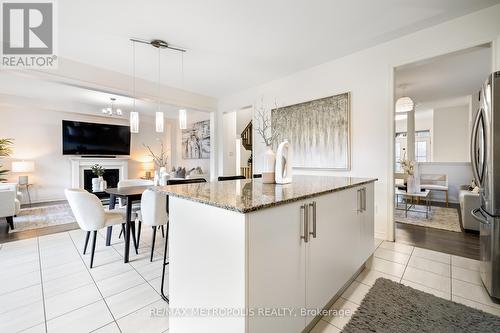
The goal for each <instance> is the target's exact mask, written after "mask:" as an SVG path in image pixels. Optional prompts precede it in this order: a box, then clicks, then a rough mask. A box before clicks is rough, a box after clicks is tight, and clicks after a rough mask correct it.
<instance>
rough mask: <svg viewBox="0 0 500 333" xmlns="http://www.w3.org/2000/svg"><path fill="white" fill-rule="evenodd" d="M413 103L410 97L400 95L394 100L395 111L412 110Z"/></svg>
mask: <svg viewBox="0 0 500 333" xmlns="http://www.w3.org/2000/svg"><path fill="white" fill-rule="evenodd" d="M414 107H415V103H414V102H413V100H412V99H411V98H410V97H401V98H399V99H398V100H397V101H396V113H402V112H410V111H413V108H414Z"/></svg>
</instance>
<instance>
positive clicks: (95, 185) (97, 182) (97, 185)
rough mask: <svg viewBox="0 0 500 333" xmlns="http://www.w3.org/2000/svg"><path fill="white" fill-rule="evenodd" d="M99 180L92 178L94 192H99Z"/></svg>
mask: <svg viewBox="0 0 500 333" xmlns="http://www.w3.org/2000/svg"><path fill="white" fill-rule="evenodd" d="M99 184H100V181H99V178H92V192H99Z"/></svg>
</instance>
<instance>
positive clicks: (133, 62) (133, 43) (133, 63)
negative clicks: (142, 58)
mask: <svg viewBox="0 0 500 333" xmlns="http://www.w3.org/2000/svg"><path fill="white" fill-rule="evenodd" d="M132 75H133V76H134V78H133V80H132V82H133V84H132V85H133V90H134V112H135V100H136V92H135V42H134V41H133V42H132Z"/></svg>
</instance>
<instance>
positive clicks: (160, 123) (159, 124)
mask: <svg viewBox="0 0 500 333" xmlns="http://www.w3.org/2000/svg"><path fill="white" fill-rule="evenodd" d="M160 56H161V53H160V48H158V94H157V96H156V98H157V100H158V111H156V119H155V124H156V126H155V127H156V133H163V130H164V125H165V115H164V114H163V112H161V102H160V86H161V71H160V69H161V67H160V62H161V57H160Z"/></svg>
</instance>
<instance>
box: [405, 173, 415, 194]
mask: <svg viewBox="0 0 500 333" xmlns="http://www.w3.org/2000/svg"><path fill="white" fill-rule="evenodd" d="M406 192H407V193H416V188H415V177H414V175H408V178H406Z"/></svg>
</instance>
